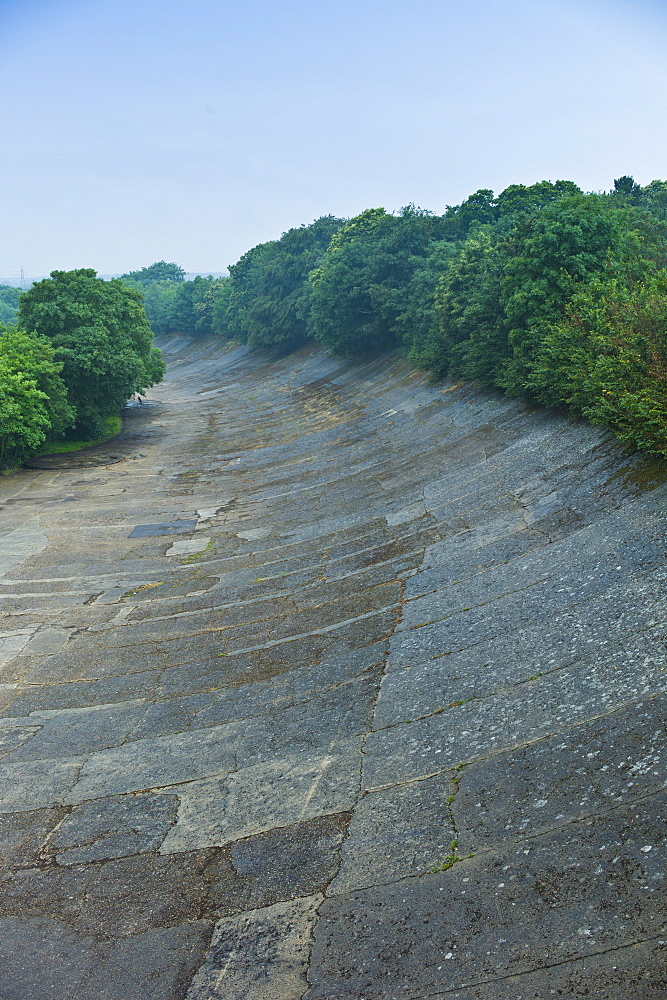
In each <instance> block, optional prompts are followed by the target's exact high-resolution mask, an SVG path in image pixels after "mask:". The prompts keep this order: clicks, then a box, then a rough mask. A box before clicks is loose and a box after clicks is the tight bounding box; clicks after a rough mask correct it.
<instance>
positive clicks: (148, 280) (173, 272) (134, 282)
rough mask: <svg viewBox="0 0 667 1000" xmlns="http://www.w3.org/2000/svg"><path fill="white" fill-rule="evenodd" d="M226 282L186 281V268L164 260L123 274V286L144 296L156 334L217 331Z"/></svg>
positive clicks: (216, 279)
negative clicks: (216, 314) (215, 319)
mask: <svg viewBox="0 0 667 1000" xmlns="http://www.w3.org/2000/svg"><path fill="white" fill-rule="evenodd" d="M224 280H225V279H220V278H202V277H197V278H194V280H193V281H186V280H185V271H184V270H183V268H182V267H179V266H178V264H170V263H167V261H165V260H159V261H157V262H156V263H155V264H151V265H150V266H149V267H142V268H141V270H139V271H129V272H128V273H127V274H122V275H121V281H122V282H123V284H125V285H126V286H127V287H128V288H133V289H134V290H135V291H138V292H140V293H141V295H142V297H143V302H144V307H145V309H146V316H147V317H148V321H149V322H150V324H151V327H152V329H153V330H154V332H155V333H162V334H165V333H184V334H188V335H189V336H194V337H197V336H207V335H211V334H213V333H215V332H216V330H215V327H214V324H213V309H214V306H215V302H216V300H217V298H218V297H219V296H220V293H221V289H222V284H223V282H224Z"/></svg>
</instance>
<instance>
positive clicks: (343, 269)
mask: <svg viewBox="0 0 667 1000" xmlns="http://www.w3.org/2000/svg"><path fill="white" fill-rule="evenodd" d="M445 231H446V221H445V220H444V219H443V218H442V216H437V215H433V214H432V213H430V212H426V211H424V210H423V209H420V208H415V206H414V205H408V206H406V207H405V208H403V209H401V211H400V212H399V213H398V214H397V215H391V214H390V213H388V212H386V211H385V209H384V208H373V209H367V210H366V211H365V212H362V213H360V215H358V216H356V217H355V218H353V219H350V221H349V222H347V223H346V224H345V225H344V226H343V227H342V228H341V229H340V230H339V231H338V232H337V233H336V234H335V236H334V237H333V238H332V240H331V243H330V244H329V247H328V249H327V252H326V254H325V255H324V257H323V259H322V263H321V265H320V267H319V268H317V269H315V270H314V271H313V273H312V274H311V276H310V281H311V285H312V288H313V291H312V297H311V311H310V326H311V330H312V333H313V335H314V336H315V337H316V338H317V339H318V340H320V341H322V343H324V344H325V345H326V346H327V347H329V348H330V349H331V350H333V351H335V352H337V353H341V354H349V353H353V352H354V351H364V350H377V349H386V348H389V347H394V346H396V344H397V343H398V342H399V338H400V337H401V336H402V334H403V333H404V332H405V312H406V309H407V308H408V301H409V298H410V291H409V289H410V282H411V281H412V278H413V277H414V275H415V273H416V272H417V271H418V270H420V269H422V268H423V267H424V263H425V260H426V259H427V258H428V255H429V252H430V250H431V248H432V246H433V244H434V243H436V242H439V241H440V240H441V239H443V234H444V233H445Z"/></svg>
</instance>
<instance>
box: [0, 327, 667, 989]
mask: <svg viewBox="0 0 667 1000" xmlns="http://www.w3.org/2000/svg"><path fill="white" fill-rule="evenodd" d="M164 347H165V349H166V352H167V358H168V361H169V366H168V372H167V379H166V381H165V383H164V384H163V385H161V386H159V387H157V388H156V389H155V390H154V391H153V392H151V397H150V399H149V400H148V401H147V402H146V403H145V404H144V405H143V406H142V407H138V406H135V407H130V408H129V409H128V411H127V419H126V423H125V430H124V432H123V434H122V436H121V437H120V438H118V439H117V440H115V441H114V442H112V443H111V445H107V446H99V447H98V448H95V449H92V450H90V451H88V452H85V453H81V454H79V455H78V456H71V457H65V456H51V457H50V458H49V459H45V460H40V461H38V462H35V463H34V465H35V466H36V467H31V468H27V469H25V470H23V471H22V472H20V473H19V474H17V475H15V476H12V477H8V478H6V479H4V480H3V482H2V483H1V484H0V514H1V516H2V518H3V520H2V522H1V524H0V530H1V531H2V544H1V545H0V596H1V597H2V603H3V613H4V619H3V622H2V624H1V625H0V630H1V631H0V664H1V666H2V673H1V676H0V709H1V713H2V714H1V715H0V754H2V757H3V767H2V773H1V774H0V795H1V801H0V849H1V852H2V861H3V869H2V877H1V879H0V996H2V998H3V1000H43V998H44V997H46V996H48V997H51V998H55V1000H70V998H71V997H72V996H75V997H76V998H77V1000H106V998H108V1000H130V998H133V1000H134V998H135V997H137V996H140V997H142V1000H362V998H363V1000H394V998H395V1000H398V998H401V1000H426V998H429V1000H445V998H450V997H451V998H458V1000H544V998H548V997H551V996H555V997H557V996H561V997H568V998H569V997H572V998H576V997H590V996H595V997H596V998H597V1000H659V998H662V1000H665V998H667V970H666V965H665V961H664V949H665V937H666V936H667V934H666V930H665V878H664V875H665V853H664V852H665V843H664V841H665V826H664V821H663V818H662V817H663V816H664V808H663V806H664V799H665V794H666V792H665V789H666V785H667V774H666V773H665V771H666V769H665V698H664V683H665V644H666V643H667V631H666V630H667V625H666V617H667V597H666V596H665V584H666V583H667V561H666V558H665V545H666V536H667V532H666V531H665V511H666V510H667V490H666V489H665V486H664V485H663V484H664V482H665V479H666V478H667V477H665V474H664V469H663V468H662V467H659V466H657V465H655V464H652V463H650V462H648V461H646V460H643V459H639V458H636V457H632V458H631V457H628V456H627V455H625V454H624V453H623V451H622V449H621V448H620V447H619V446H618V445H616V444H614V443H613V442H610V441H609V439H608V438H606V437H605V436H604V435H603V434H602V433H600V432H598V431H597V430H595V429H592V428H587V427H584V426H579V425H572V424H568V423H567V422H566V421H564V420H563V419H561V418H560V417H558V416H556V415H553V414H548V413H543V412H531V411H529V410H528V409H527V408H525V407H523V406H521V405H519V404H517V403H514V402H510V401H508V400H505V399H502V398H500V397H499V396H496V395H494V394H492V393H488V392H485V391H482V390H479V389H475V388H472V387H470V386H465V385H463V386H451V385H448V386H445V387H444V391H443V387H442V386H440V387H438V386H431V385H428V384H427V383H426V382H425V380H424V379H423V378H422V377H421V376H420V375H419V374H418V373H415V372H414V371H411V370H410V369H409V368H408V367H407V366H405V365H404V364H403V363H402V362H400V361H396V360H395V359H391V358H376V359H373V360H370V361H369V360H367V359H366V360H360V361H341V360H337V359H332V358H328V357H327V356H326V355H325V354H324V353H323V352H322V351H321V350H319V349H312V348H306V349H304V350H302V351H301V352H299V353H297V354H295V355H292V356H289V357H280V356H278V357H276V356H270V355H268V354H262V353H261V352H249V351H248V350H247V349H245V348H234V349H225V348H224V347H221V346H220V345H217V344H215V343H204V342H194V343H193V342H188V341H185V340H183V339H179V338H172V339H170V340H168V341H166V342H165V344H164Z"/></svg>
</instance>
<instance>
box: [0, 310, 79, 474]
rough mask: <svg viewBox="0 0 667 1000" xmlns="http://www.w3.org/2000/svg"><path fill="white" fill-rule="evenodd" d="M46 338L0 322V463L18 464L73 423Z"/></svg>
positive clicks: (3, 466) (55, 363) (58, 368)
mask: <svg viewBox="0 0 667 1000" xmlns="http://www.w3.org/2000/svg"><path fill="white" fill-rule="evenodd" d="M61 368H62V365H61V364H59V363H58V362H57V361H56V360H55V350H54V348H53V347H52V346H51V344H50V343H49V341H48V340H46V339H44V338H39V337H33V336H30V335H29V334H27V333H24V332H22V331H20V330H17V329H16V328H15V327H0V468H7V467H13V466H15V465H18V464H19V463H20V462H21V461H23V460H24V459H25V458H27V457H29V455H31V454H34V452H35V451H36V450H37V449H38V448H39V446H40V445H41V444H43V443H44V441H45V439H46V438H47V437H57V436H59V435H62V433H63V432H64V431H65V430H66V429H67V428H68V427H70V426H71V425H72V424H73V423H74V410H73V408H72V407H71V406H70V405H69V403H68V402H67V391H66V388H65V385H64V383H63V381H62V379H61V377H60V371H61Z"/></svg>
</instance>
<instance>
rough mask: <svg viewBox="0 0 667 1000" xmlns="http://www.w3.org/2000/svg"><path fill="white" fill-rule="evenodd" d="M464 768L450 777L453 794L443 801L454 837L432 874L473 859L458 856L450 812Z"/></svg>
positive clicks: (457, 768) (468, 855) (453, 821)
mask: <svg viewBox="0 0 667 1000" xmlns="http://www.w3.org/2000/svg"><path fill="white" fill-rule="evenodd" d="M469 700H470V699H469V698H467V699H466V701H469ZM464 767H465V764H464V763H463V762H461V763H460V764H457V765H456V767H455V768H454V774H453V775H452V785H453V786H454V792H453V793H452V794H451V795H448V796H447V798H446V800H445V801H446V802H447V813H448V816H449V824H450V827H451V830H452V833H453V834H454V836H453V837H452V839H451V840H450V842H449V854H447V855H446V856H445V858H444V859H443V861H442V864H440V865H437V866H436V867H435V868H434V869H433V872H434V873H435V872H446V871H448V869H450V868H453V867H454V865H456V864H458V863H459V861H465V860H466V858H472V857H474V855H473V854H464V855H461V854H459V837H458V831H457V829H456V820H455V818H454V812H453V810H452V806H453V804H454V802H455V801H456V796H457V795H458V793H459V785H460V784H461V779H462V777H463V775H462V774H461V771H462V770H463V768H464Z"/></svg>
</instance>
